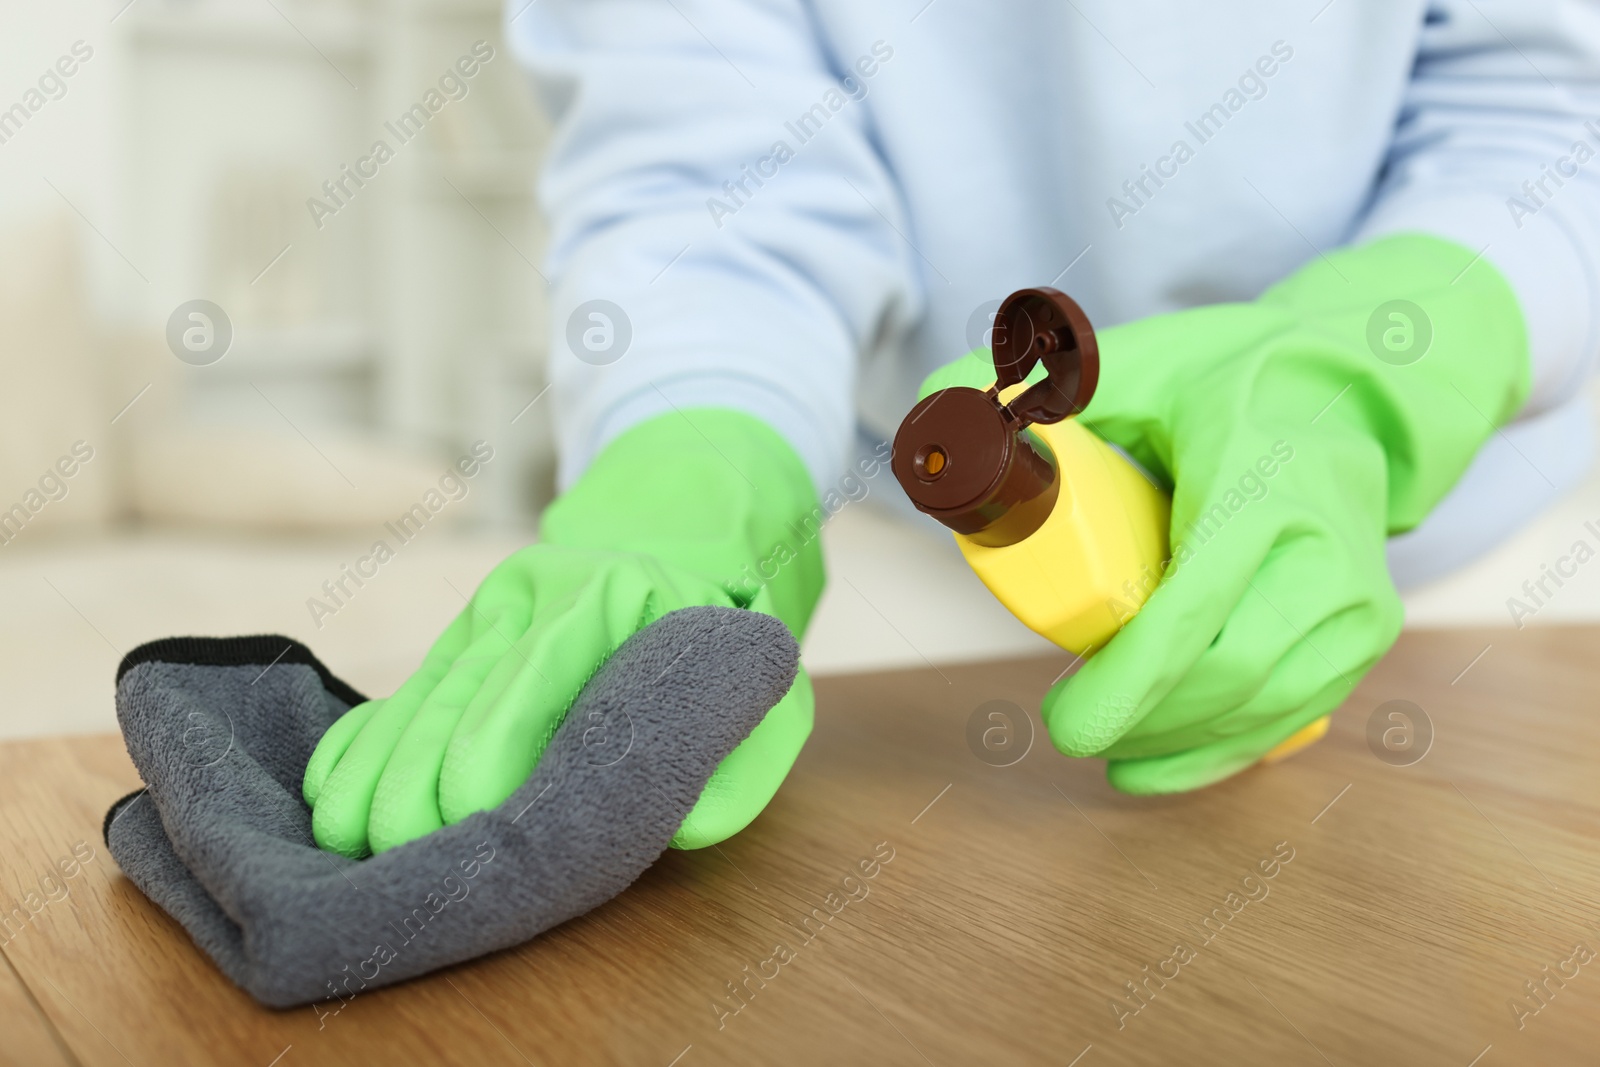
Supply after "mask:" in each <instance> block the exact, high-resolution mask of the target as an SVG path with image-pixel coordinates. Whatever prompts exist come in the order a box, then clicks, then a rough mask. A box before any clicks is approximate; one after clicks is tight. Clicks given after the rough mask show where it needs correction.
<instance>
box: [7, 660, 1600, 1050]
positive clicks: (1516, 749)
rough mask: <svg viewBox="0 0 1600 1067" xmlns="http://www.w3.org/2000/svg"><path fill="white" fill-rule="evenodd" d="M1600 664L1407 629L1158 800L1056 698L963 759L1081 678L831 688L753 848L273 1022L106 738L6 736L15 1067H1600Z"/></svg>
mask: <svg viewBox="0 0 1600 1067" xmlns="http://www.w3.org/2000/svg"><path fill="white" fill-rule="evenodd" d="M1486 646H1488V647H1487V651H1484V650H1485V648H1486ZM1597 651H1600V629H1595V628H1572V629H1546V630H1528V631H1525V632H1522V633H1512V632H1509V631H1493V632H1474V631H1460V632H1450V633H1412V634H1408V635H1406V636H1405V637H1404V638H1402V640H1401V642H1400V645H1399V646H1398V648H1397V649H1396V651H1395V652H1394V653H1393V654H1392V655H1391V656H1390V657H1389V658H1388V659H1387V660H1385V662H1384V663H1383V664H1381V665H1380V666H1379V667H1378V668H1377V669H1376V670H1375V671H1374V672H1373V673H1372V675H1371V676H1370V677H1369V678H1368V679H1367V680H1366V681H1365V682H1364V683H1363V684H1362V686H1361V688H1360V690H1359V691H1358V692H1357V694H1356V695H1355V696H1354V697H1353V698H1352V699H1351V700H1350V701H1349V703H1348V704H1347V705H1346V706H1345V708H1344V709H1343V710H1342V711H1341V712H1340V713H1339V714H1337V715H1336V716H1335V718H1334V726H1333V731H1332V733H1331V735H1330V737H1329V738H1328V739H1327V740H1326V741H1324V742H1323V743H1322V744H1320V745H1318V746H1316V747H1315V748H1314V749H1312V750H1310V751H1309V752H1307V753H1305V754H1303V755H1301V756H1299V757H1297V758H1295V759H1293V760H1290V761H1289V762H1287V763H1284V764H1281V765H1279V766H1277V767H1273V768H1268V769H1258V770H1255V771H1252V772H1249V773H1247V774H1245V775H1243V776H1240V777H1238V778H1236V779H1234V780H1232V781H1230V782H1228V783H1226V784H1224V785H1222V786H1220V787H1217V788H1213V789H1209V790H1206V791H1204V792H1202V793H1199V794H1196V795H1191V796H1184V797H1170V798H1154V799H1140V798H1132V797H1125V796H1121V795H1119V794H1117V793H1115V792H1113V791H1112V790H1111V789H1110V788H1108V787H1107V786H1106V784H1105V782H1104V778H1103V772H1102V769H1101V766H1100V765H1099V764H1098V763H1097V762H1095V761H1088V760H1084V761H1074V760H1069V759H1066V758H1065V757H1063V756H1061V755H1059V754H1058V753H1056V751H1055V750H1054V749H1052V748H1051V747H1050V745H1049V743H1048V740H1047V738H1046V737H1045V736H1044V733H1043V729H1042V727H1038V726H1037V719H1036V716H1034V715H1032V713H1031V711H1030V715H1029V720H1030V721H1032V722H1034V723H1035V726H1036V729H1037V735H1038V736H1037V737H1036V739H1035V740H1034V742H1033V744H1032V747H1031V749H1028V750H1027V754H1026V756H1025V757H1023V758H1021V759H1020V761H1018V762H1016V763H1014V764H1012V765H1010V766H996V765H992V764H996V763H1002V762H1006V761H1007V759H1011V758H1015V754H1016V753H1017V751H1018V748H1017V747H1013V748H1012V749H1011V750H1010V751H1011V753H1012V755H1011V756H1009V757H1004V756H1003V753H1002V754H1000V755H996V754H994V753H990V754H989V759H988V761H987V762H986V761H985V760H983V759H980V758H979V757H978V756H976V755H975V754H974V750H973V749H972V748H971V747H969V743H968V724H969V720H970V719H971V718H972V717H973V715H974V711H975V709H977V708H979V707H981V706H983V705H985V704H986V703H987V702H990V701H1012V702H1015V703H1016V704H1020V705H1022V706H1025V707H1028V708H1030V709H1032V708H1033V707H1034V706H1035V705H1036V703H1037V696H1038V694H1039V693H1040V692H1041V691H1042V689H1043V688H1044V687H1045V686H1046V685H1047V684H1048V683H1049V682H1050V681H1051V679H1052V678H1053V677H1055V676H1056V675H1057V674H1058V673H1059V672H1060V671H1061V670H1062V668H1063V666H1064V665H1065V660H1064V659H1061V660H1034V661H1027V662H1021V663H1009V664H988V665H982V666H968V667H959V668H956V667H946V668H944V669H943V670H942V671H939V670H932V669H930V670H922V671H909V672H901V673H892V674H876V675H863V676H856V677H847V678H832V679H825V680H822V681H820V682H819V683H818V687H817V689H818V701H817V710H818V716H817V730H816V733H815V735H814V736H813V737H812V740H811V742H810V744H809V746H808V747H807V749H806V751H805V753H804V755H803V756H802V757H801V759H800V762H799V764H798V765H797V766H796V767H795V770H794V773H793V774H792V775H791V776H790V778H789V781H788V783H787V784H786V785H785V786H784V788H783V791H782V792H781V793H780V794H779V796H778V798H777V800H776V801H775V802H774V803H773V804H772V806H771V807H770V808H769V809H768V810H767V812H766V813H765V814H764V815H763V816H762V817H761V819H760V820H758V821H757V823H756V824H755V825H754V826H753V827H752V828H751V829H749V830H747V831H746V832H745V833H744V834H742V835H740V836H739V837H738V838H736V839H735V840H733V841H731V842H728V843H726V844H725V845H723V846H721V847H720V848H715V849H707V850H704V851H701V852H695V853H669V854H668V855H667V856H666V857H664V858H663V859H662V860H661V862H659V863H658V864H656V866H655V867H654V868H652V869H651V870H650V871H649V872H647V873H646V874H645V876H644V877H643V878H642V879H641V880H640V881H639V883H638V884H637V885H636V886H634V888H632V889H631V890H630V891H629V892H627V893H625V894H624V895H623V896H622V897H620V898H619V899H617V900H615V901H613V902H612V903H611V904H609V905H607V906H606V907H603V908H601V909H599V910H598V911H595V912H593V913H591V914H590V915H588V916H585V917H584V918H582V919H579V920H577V921H574V922H571V923H569V924H567V925H566V926H565V927H562V928H561V929H559V930H556V931H553V932H552V933H550V934H549V935H547V936H545V937H543V938H541V939H539V940H537V941H535V942H533V943H531V944H528V945H525V946H523V947H521V948H519V949H516V950H513V951H510V952H505V953H501V954H499V955H496V956H493V957H491V958H488V959H484V960H480V961H477V962H475V963H472V964H468V965H464V966H461V967H456V968H453V969H451V970H449V971H446V972H443V973H439V974H435V975H432V976H429V977H427V978H424V979H420V980H417V981H414V982H411V983H408V984H405V985H402V986H400V987H397V988H393V989H387V990H381V991H374V992H370V993H363V994H361V995H359V996H357V997H355V998H354V999H352V1000H350V1001H348V1002H346V1003H345V1004H344V1005H343V1007H342V1008H339V1007H338V1005H337V1004H334V1005H332V1008H337V1009H338V1010H337V1011H336V1012H335V1011H333V1010H330V1007H321V1008H312V1007H304V1008H299V1009H294V1010H290V1011H286V1012H274V1011H269V1010H266V1009H263V1008H261V1007H259V1006H257V1005H256V1004H255V1003H254V1002H252V1001H251V1000H250V999H249V998H247V997H246V996H245V995H244V994H242V993H240V992H239V991H238V990H237V989H235V988H234V987H233V986H231V985H230V984H229V983H228V982H227V981H225V980H224V979H223V978H222V977H221V975H220V974H219V973H218V972H217V971H216V970H215V969H214V968H213V967H212V965H211V964H210V962H209V961H208V960H207V959H206V958H205V957H204V956H202V955H201V954H200V953H199V952H198V951H197V950H196V949H195V948H194V947H193V946H192V945H191V944H190V942H189V940H188V938H187V937H186V936H185V934H184V932H183V931H182V929H181V928H179V927H178V926H177V925H175V924H174V923H173V922H172V921H170V920H169V919H168V918H167V917H166V916H165V915H164V914H163V913H162V912H161V911H159V910H158V909H157V908H156V907H154V906H153V905H151V904H150V903H149V902H148V901H147V900H146V899H145V898H144V897H143V896H141V895H140V894H139V892H138V891H137V890H136V889H134V887H133V886H132V885H131V884H130V883H129V882H128V881H127V880H126V879H125V878H123V877H122V876H121V875H120V874H119V873H118V871H117V870H116V868H115V865H114V864H113V862H112V861H111V859H110V857H109V856H108V855H107V853H106V850H105V847H104V845H103V844H102V843H101V839H100V824H101V818H102V816H103V814H104V812H105V810H106V807H107V805H108V804H109V803H110V802H111V801H112V800H113V799H114V798H116V797H118V796H120V795H122V794H123V793H124V792H126V791H127V790H129V789H130V788H132V787H134V786H135V785H137V779H136V777H135V775H134V772H133V769H132V767H131V766H130V764H129V763H128V761H127V757H126V756H125V755H124V754H123V751H122V746H121V743H120V741H119V740H118V739H117V738H114V737H92V738H81V739H73V740H47V741H33V742H23V743H15V744H11V745H7V746H4V747H3V748H0V906H8V907H9V906H10V905H11V904H12V903H13V902H18V901H20V902H22V903H23V905H24V909H25V911H26V901H25V899H24V895H25V894H26V893H27V892H28V891H30V890H31V891H33V892H34V893H36V894H38V896H36V897H35V902H36V903H39V904H40V908H39V910H38V912H37V914H35V915H32V916H31V918H29V919H28V921H27V922H26V923H25V924H23V925H22V928H21V929H19V930H13V931H10V932H7V931H3V930H0V937H6V938H9V940H7V941H6V943H5V944H4V947H3V952H4V956H5V961H6V967H5V968H4V969H3V970H0V1020H3V1023H0V1059H3V1058H9V1059H10V1060H11V1061H12V1062H15V1063H19V1064H35V1063H38V1064H63V1063H85V1064H88V1063H93V1064H122V1063H128V1064H134V1065H137V1067H144V1065H147V1064H149V1065H155V1064H162V1065H165V1064H180V1063H181V1064H199V1063H210V1062H226V1063H241V1064H257V1065H260V1067H267V1065H268V1064H274V1063H276V1064H280V1065H282V1067H294V1065H298V1064H308V1063H335V1062H337V1063H371V1064H384V1065H393V1064H400V1063H412V1062H427V1063H449V1064H471V1065H474V1067H479V1065H483V1064H492V1063H524V1062H527V1063H536V1064H571V1063H590V1062H593V1063H619V1064H620V1063H625V1064H647V1065H655V1067H667V1065H669V1064H677V1065H679V1067H699V1065H701V1064H709V1063H738V1064H747V1063H830V1064H832V1063H848V1064H855V1063H871V1064H885V1065H887V1064H907V1065H914V1064H922V1063H927V1064H937V1065H940V1067H945V1065H953V1064H979V1063H981V1064H990V1063H994V1064H1003V1063H1053V1064H1061V1065H1066V1064H1077V1065H1080V1067H1099V1065H1102V1064H1172V1063H1207V1064H1209V1063H1227V1064H1239V1063H1243V1064H1257V1063H1261V1064H1321V1063H1324V1062H1327V1063H1331V1064H1339V1065H1345V1064H1377V1063H1396V1064H1441V1065H1456V1067H1467V1065H1468V1064H1474V1063H1476V1064H1481V1065H1482V1067H1498V1065H1501V1064H1514V1063H1529V1064H1580V1063H1594V1062H1600V1051H1597V1041H1600V957H1595V956H1593V954H1592V953H1589V952H1588V949H1589V948H1591V947H1592V948H1594V949H1596V950H1600V909H1597V906H1596V899H1597V892H1596V891H1597V890H1600V849H1597V848H1596V846H1595V842H1596V840H1597V838H1600V807H1597V798H1600V785H1597V776H1596V763H1597V761H1600V713H1597V709H1596V707H1595V704H1596V698H1595V694H1596V691H1597V689H1600V655H1597ZM108 699H109V694H108ZM1390 700H1407V701H1411V702H1412V703H1413V704H1414V705H1416V706H1417V707H1420V708H1421V709H1423V713H1424V714H1425V715H1426V717H1427V719H1428V720H1429V721H1430V722H1431V724H1432V729H1433V739H1432V743H1431V747H1430V748H1429V749H1428V750H1427V752H1426V755H1425V756H1423V757H1422V758H1421V759H1420V760H1419V761H1416V762H1411V763H1410V764H1409V765H1402V764H1404V763H1405V762H1406V761H1407V760H1409V759H1414V758H1415V756H1416V754H1417V751H1418V750H1417V748H1415V747H1413V748H1412V749H1411V750H1410V755H1409V756H1404V758H1402V754H1395V753H1392V752H1391V751H1390V749H1386V748H1384V746H1383V744H1382V743H1381V742H1380V743H1378V745H1377V748H1376V749H1374V748H1373V747H1371V746H1369V742H1368V730H1367V726H1368V720H1369V718H1370V717H1371V716H1372V715H1373V713H1374V711H1375V710H1376V709H1378V708H1379V707H1380V705H1385V704H1386V702H1388V701H1390ZM990 710H993V709H990ZM1393 710H1395V709H1394V707H1389V708H1386V710H1385V711H1384V712H1383V713H1382V715H1383V716H1384V718H1383V720H1382V722H1381V723H1380V725H1381V726H1383V727H1384V728H1390V727H1392V728H1394V729H1396V730H1398V731H1400V733H1396V734H1391V736H1390V742H1391V745H1398V744H1399V743H1400V742H1402V741H1404V740H1405V739H1404V737H1403V736H1401V735H1402V734H1403V733H1404V731H1405V729H1406V725H1405V723H1403V722H1402V721H1401V720H1390V719H1388V718H1387V716H1388V714H1389V712H1390V711H1393ZM982 715H987V711H985V712H983V713H982ZM1410 715H1411V719H1412V720H1413V723H1414V725H1417V726H1420V724H1421V720H1420V717H1419V716H1418V715H1417V714H1416V712H1415V711H1412V712H1411V713H1410ZM985 721H987V720H985ZM994 725H996V726H998V725H999V724H998V723H995V724H994ZM981 726H982V724H980V731H979V732H980V733H981ZM1019 729H1020V730H1023V731H1025V730H1026V729H1027V727H1026V726H1020V724H1019ZM1414 736H1421V735H1420V733H1419V734H1417V735H1414ZM1016 737H1018V738H1021V737H1022V734H1020V733H1019V734H1017V735H1016ZM990 740H991V741H993V742H999V741H1003V740H1004V737H1003V730H1002V732H1001V733H1000V734H994V735H991V737H990ZM1020 743H1021V742H1020V740H1019V741H1017V742H1015V744H1017V745H1020ZM977 751H980V752H988V751H989V750H986V749H984V748H983V746H982V745H981V744H980V745H979V746H978V749H977ZM1375 751H1381V752H1385V753H1386V754H1388V755H1389V762H1386V761H1385V760H1384V759H1380V758H1379V757H1378V756H1377V755H1375ZM74 848H77V849H78V850H79V852H80V854H81V853H83V852H84V851H86V850H92V858H91V859H90V860H89V861H88V862H84V863H79V864H77V865H74V863H73V861H72V856H73V850H74ZM885 856H892V858H890V859H889V860H888V861H887V862H882V861H881V860H882V857H885ZM863 860H866V861H868V862H867V869H868V870H871V871H873V872H874V874H873V876H872V877H870V878H866V877H864V876H863V874H862V870H861V868H860V866H859V865H860V864H861V861H863ZM874 860H877V861H878V862H877V864H876V866H874V862H873V861H874ZM58 861H61V862H62V863H63V864H64V867H65V869H68V870H71V871H73V872H74V873H73V874H72V875H71V876H70V877H67V876H64V875H62V874H61V873H60V870H61V868H60V867H58ZM53 869H54V870H57V875H56V878H57V879H59V880H58V881H54V882H52V881H48V880H47V881H46V882H44V883H43V885H42V886H41V877H42V876H46V875H48V873H49V872H50V871H51V870H53ZM1263 869H1266V870H1270V871H1271V873H1272V876H1271V877H1270V878H1268V877H1265V876H1263V874H1262V871H1263ZM852 876H853V877H852ZM830 894H833V895H832V896H830ZM1230 894H1233V895H1232V896H1230ZM52 896H54V897H55V898H56V899H51V897H52ZM835 911H836V912H837V914H834V912H835ZM819 916H820V917H819ZM1208 918H1209V925H1202V924H1203V923H1205V922H1206V921H1207V920H1208ZM13 921H14V922H15V921H16V920H15V919H14V920H13ZM1180 944H1181V945H1182V946H1183V951H1175V946H1177V945H1180ZM1578 945H1582V946H1584V948H1583V949H1581V950H1578V951H1577V952H1576V953H1575V946H1578ZM779 946H782V948H783V951H782V952H778V951H776V950H777V949H778V947H779ZM1559 971H1564V972H1565V973H1566V974H1567V975H1568V977H1567V978H1565V979H1560V978H1556V979H1549V978H1548V976H1549V975H1552V974H1558V972H1559ZM1574 973H1575V977H1574V976H1573V975H1574ZM1153 974H1164V975H1166V976H1167V977H1165V978H1161V977H1155V978H1152V977H1150V976H1151V975H1153ZM760 975H764V976H765V977H760ZM752 976H757V977H752ZM1530 981H1533V982H1538V981H1544V982H1546V987H1545V988H1547V989H1548V990H1549V993H1545V992H1543V991H1541V992H1540V1000H1534V999H1531V998H1530V996H1529V994H1528V991H1527V987H1525V985H1524V983H1525V982H1530ZM1563 982H1564V984H1560V983H1563ZM1125 983H1134V984H1135V985H1136V986H1137V987H1138V989H1139V994H1138V999H1135V998H1134V995H1133V994H1130V993H1129V990H1128V986H1127V985H1125ZM735 990H737V998H736V995H735V992H734V991H735ZM1516 1004H1521V1005H1523V1008H1522V1010H1521V1011H1520V1012H1518V1011H1516V1010H1515V1009H1514V1008H1513V1005H1516ZM1535 1007H1538V1009H1539V1010H1538V1011H1537V1012H1535V1011H1534V1008H1535ZM1135 1008H1137V1009H1138V1010H1137V1011H1135Z"/></svg>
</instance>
